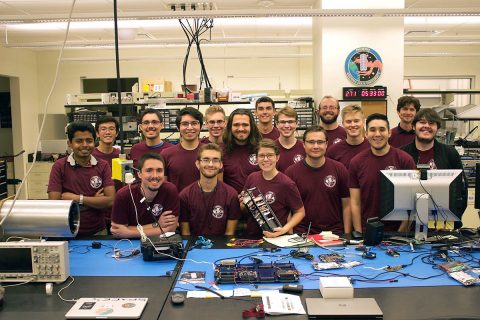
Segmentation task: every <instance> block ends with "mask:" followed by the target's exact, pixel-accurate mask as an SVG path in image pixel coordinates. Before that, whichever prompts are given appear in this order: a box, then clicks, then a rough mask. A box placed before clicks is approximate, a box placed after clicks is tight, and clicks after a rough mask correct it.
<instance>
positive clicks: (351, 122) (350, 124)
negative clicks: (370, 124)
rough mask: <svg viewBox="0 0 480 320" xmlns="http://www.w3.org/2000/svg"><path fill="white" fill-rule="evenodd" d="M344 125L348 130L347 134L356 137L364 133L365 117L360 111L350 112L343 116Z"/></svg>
mask: <svg viewBox="0 0 480 320" xmlns="http://www.w3.org/2000/svg"><path fill="white" fill-rule="evenodd" d="M342 121H343V127H344V128H345V130H346V131H347V136H349V137H352V138H356V137H359V136H362V135H364V127H363V124H364V121H365V120H364V118H363V116H362V114H361V113H360V112H350V113H347V114H345V116H344V117H343V120H342Z"/></svg>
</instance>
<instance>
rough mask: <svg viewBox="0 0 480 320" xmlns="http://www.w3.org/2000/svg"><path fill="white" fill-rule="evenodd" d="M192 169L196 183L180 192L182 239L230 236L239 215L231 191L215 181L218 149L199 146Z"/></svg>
mask: <svg viewBox="0 0 480 320" xmlns="http://www.w3.org/2000/svg"><path fill="white" fill-rule="evenodd" d="M195 165H196V167H197V168H198V170H199V171H200V180H198V181H195V182H194V183H192V184H191V185H189V186H188V187H186V188H185V189H183V190H182V192H180V227H181V229H182V235H184V236H189V235H194V236H200V235H203V236H208V237H210V236H222V235H227V236H233V235H234V233H235V228H236V226H237V222H238V219H240V217H241V215H242V214H241V211H240V204H239V202H238V194H237V192H236V191H235V189H233V188H232V187H230V186H229V185H227V184H226V183H223V182H222V181H220V180H218V174H219V173H220V170H221V169H222V149H220V147H219V146H218V145H216V144H214V143H209V144H204V145H202V146H201V147H200V149H199V150H198V155H197V161H196V162H195Z"/></svg>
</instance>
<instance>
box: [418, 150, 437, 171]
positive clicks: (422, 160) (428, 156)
mask: <svg viewBox="0 0 480 320" xmlns="http://www.w3.org/2000/svg"><path fill="white" fill-rule="evenodd" d="M418 163H419V164H428V165H429V166H430V169H431V170H434V169H437V165H436V164H435V156H434V153H433V147H431V148H430V149H429V150H427V151H421V150H418Z"/></svg>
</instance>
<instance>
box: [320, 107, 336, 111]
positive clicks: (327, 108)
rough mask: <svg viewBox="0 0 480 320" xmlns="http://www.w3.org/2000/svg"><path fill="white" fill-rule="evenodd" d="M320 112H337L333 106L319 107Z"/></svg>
mask: <svg viewBox="0 0 480 320" xmlns="http://www.w3.org/2000/svg"><path fill="white" fill-rule="evenodd" d="M320 109H321V110H337V107H334V106H323V107H320Z"/></svg>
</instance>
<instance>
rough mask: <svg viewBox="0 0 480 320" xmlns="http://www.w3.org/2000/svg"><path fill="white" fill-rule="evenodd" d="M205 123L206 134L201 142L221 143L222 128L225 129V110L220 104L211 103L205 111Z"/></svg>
mask: <svg viewBox="0 0 480 320" xmlns="http://www.w3.org/2000/svg"><path fill="white" fill-rule="evenodd" d="M205 124H206V126H207V129H208V136H207V137H204V138H202V140H201V142H202V143H215V144H218V145H219V144H222V143H223V140H222V136H223V130H225V111H224V110H223V108H222V107H221V106H218V105H213V106H210V107H208V108H207V110H206V111H205Z"/></svg>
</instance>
